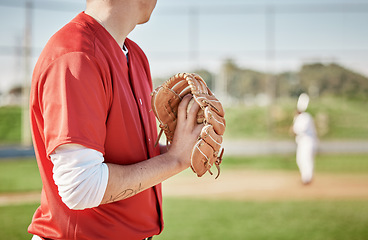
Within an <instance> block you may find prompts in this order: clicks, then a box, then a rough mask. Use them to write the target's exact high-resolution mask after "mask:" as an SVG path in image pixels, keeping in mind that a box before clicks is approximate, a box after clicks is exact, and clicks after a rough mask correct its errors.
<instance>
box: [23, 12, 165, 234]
mask: <svg viewBox="0 0 368 240" xmlns="http://www.w3.org/2000/svg"><path fill="white" fill-rule="evenodd" d="M125 46H126V47H127V49H128V51H129V54H128V57H129V61H127V58H126V56H125V55H124V53H123V51H122V49H121V48H120V46H119V45H118V44H117V42H116V41H115V40H114V38H113V37H112V36H111V35H110V34H109V33H108V32H107V31H106V29H105V28H103V27H102V26H101V25H100V24H99V23H98V22H96V21H95V20H94V19H93V18H92V17H90V16H88V15H86V14H85V13H80V14H79V15H78V16H76V18H74V19H73V20H72V21H71V22H70V23H68V24H67V25H65V26H64V27H63V28H62V29H60V30H59V31H58V32H57V33H56V34H55V35H54V36H53V37H52V38H51V39H50V40H49V42H48V43H47V45H46V47H45V48H44V50H43V52H42V53H41V55H40V57H39V60H38V62H37V64H36V66H35V69H34V73H33V78H32V87H31V98H30V107H31V124H32V136H33V141H34V148H35V152H36V157H37V163H38V166H39V170H40V174H41V178H42V183H43V189H42V196H41V205H40V207H39V208H38V209H37V210H36V212H35V214H34V216H33V219H32V223H31V224H30V226H29V228H28V231H29V232H30V233H32V234H36V235H38V236H40V237H46V238H51V239H78V240H81V239H89V240H91V239H143V238H145V237H148V236H152V235H156V234H159V233H160V232H161V231H162V228H163V219H162V210H161V209H162V208H161V201H162V197H161V185H160V184H159V185H157V186H155V187H153V188H150V189H148V190H145V191H143V192H141V193H139V194H137V195H135V196H133V197H130V198H128V199H125V200H121V201H118V202H115V203H111V204H104V205H101V206H98V207H95V208H90V209H85V210H70V209H69V208H68V207H67V206H66V205H65V204H64V203H63V202H62V201H61V197H60V196H59V194H58V190H57V186H56V185H55V183H54V180H53V177H52V168H53V165H52V162H51V160H50V158H49V155H50V154H51V153H52V152H53V151H54V149H55V148H56V147H58V146H60V145H61V144H66V143H76V144H81V145H83V146H86V147H88V148H92V149H95V150H97V151H100V152H102V153H103V155H104V158H105V162H107V163H115V164H123V165H124V164H132V163H136V162H140V161H144V160H146V159H148V158H150V157H154V156H156V155H158V154H159V147H156V148H155V147H154V142H155V140H156V137H157V128H156V120H155V117H154V115H153V113H152V112H150V93H151V91H152V81H151V76H150V70H149V65H148V61H147V58H146V56H145V54H144V53H143V51H142V50H141V49H140V48H139V47H138V45H136V44H135V43H134V42H132V41H131V40H129V39H126V41H125Z"/></svg>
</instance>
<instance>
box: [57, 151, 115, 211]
mask: <svg viewBox="0 0 368 240" xmlns="http://www.w3.org/2000/svg"><path fill="white" fill-rule="evenodd" d="M50 158H51V161H52V163H53V164H54V167H53V178H54V181H55V184H56V185H57V187H58V191H59V195H60V197H61V199H62V201H63V202H64V203H65V205H67V207H68V208H70V209H73V210H82V209H85V208H92V207H97V206H98V205H100V203H101V201H102V198H103V196H104V194H105V191H106V187H107V182H108V178H109V170H108V167H107V165H106V164H105V163H104V157H103V155H102V153H101V152H99V151H96V150H94V149H90V148H86V147H84V146H82V145H79V144H64V145H61V146H59V147H57V148H56V149H55V151H54V152H53V153H52V154H51V155H50Z"/></svg>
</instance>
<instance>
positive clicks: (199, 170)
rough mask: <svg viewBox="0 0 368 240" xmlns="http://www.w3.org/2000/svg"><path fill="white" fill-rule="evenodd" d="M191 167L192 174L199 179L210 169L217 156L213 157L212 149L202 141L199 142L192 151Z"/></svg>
mask: <svg viewBox="0 0 368 240" xmlns="http://www.w3.org/2000/svg"><path fill="white" fill-rule="evenodd" d="M191 159H192V162H191V167H192V170H193V172H195V173H196V174H197V176H198V177H201V176H202V175H203V174H205V173H206V172H207V171H209V169H210V168H211V167H212V165H213V163H214V162H215V161H216V159H217V156H215V155H214V151H213V148H212V147H211V146H210V145H209V144H208V143H206V142H205V141H204V140H203V139H201V140H199V141H198V142H197V143H196V144H195V145H194V148H193V150H192V157H191Z"/></svg>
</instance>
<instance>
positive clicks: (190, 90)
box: [151, 73, 226, 178]
mask: <svg viewBox="0 0 368 240" xmlns="http://www.w3.org/2000/svg"><path fill="white" fill-rule="evenodd" d="M186 94H192V95H193V99H194V100H193V99H192V101H196V102H197V103H198V104H199V106H200V107H201V110H200V111H199V112H198V114H197V123H204V127H203V129H202V131H201V134H200V136H199V137H198V141H197V143H196V144H195V146H194V147H193V150H192V155H191V167H192V169H193V171H194V172H195V173H196V174H197V176H198V177H201V176H203V174H205V173H206V172H207V171H208V172H209V173H210V174H211V175H212V172H211V170H210V168H211V167H212V165H213V164H215V165H216V167H217V169H218V174H217V176H216V178H217V177H218V176H219V174H220V167H219V165H220V164H221V161H222V155H223V151H224V149H222V151H221V153H220V148H221V144H222V135H223V134H224V132H225V127H226V123H225V118H224V115H225V112H224V109H223V107H222V104H221V103H220V101H219V100H218V99H217V98H216V97H215V95H214V94H213V93H212V92H211V90H210V89H209V88H208V87H207V84H206V82H205V81H204V80H203V79H202V78H201V77H200V76H199V75H197V74H195V73H178V74H176V75H175V76H173V77H171V78H170V79H169V80H167V81H166V82H165V83H164V84H162V85H161V86H160V87H158V88H156V89H155V90H154V91H153V92H152V94H151V95H152V99H151V105H152V110H153V112H154V114H155V116H156V118H157V120H158V121H159V122H160V125H159V126H160V128H161V132H160V134H159V136H158V139H157V141H156V144H157V143H158V141H159V138H160V137H161V134H162V132H164V133H165V135H166V141H167V144H169V143H171V142H172V141H173V137H174V132H175V128H176V122H177V121H176V120H177V113H178V105H179V103H180V101H181V100H182V98H183V97H184V96H185V95H186ZM189 105H190V104H189ZM188 108H189V106H188Z"/></svg>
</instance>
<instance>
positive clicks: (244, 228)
mask: <svg viewBox="0 0 368 240" xmlns="http://www.w3.org/2000/svg"><path fill="white" fill-rule="evenodd" d="M163 204H164V205H163V206H164V219H165V228H164V231H163V233H162V234H161V235H160V236H155V239H165V240H171V239H196V240H202V239H203V240H208V239H211V240H217V239H218V240H223V239H233V240H235V239H239V240H243V239H252V240H258V239H259V240H263V239H265V240H268V239H272V240H295V239H298V240H340V239H341V240H346V239H349V240H363V239H367V236H368V228H367V225H368V202H367V201H275V202H253V201H244V202H241V201H223V200H195V199H176V198H165V199H164V203H163ZM37 206H38V204H27V205H18V206H6V207H0V233H1V239H12V240H17V239H30V235H29V234H28V233H27V227H28V225H29V223H30V221H31V218H32V215H33V213H34V211H35V209H36V208H37Z"/></svg>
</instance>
